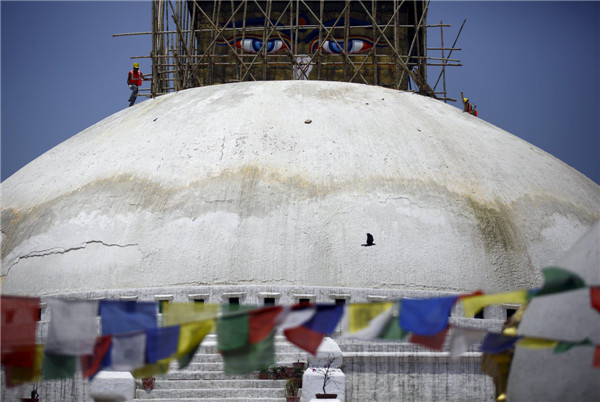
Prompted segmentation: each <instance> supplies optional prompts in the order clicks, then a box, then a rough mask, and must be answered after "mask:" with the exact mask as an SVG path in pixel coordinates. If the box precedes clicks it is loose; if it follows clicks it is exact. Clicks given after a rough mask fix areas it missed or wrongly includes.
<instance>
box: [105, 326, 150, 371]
mask: <svg viewBox="0 0 600 402" xmlns="http://www.w3.org/2000/svg"><path fill="white" fill-rule="evenodd" d="M145 351H146V332H144V331H140V332H128V333H123V334H117V335H113V338H112V348H111V363H112V364H111V368H112V369H113V370H115V371H133V370H134V369H136V368H138V367H142V366H143V365H144V358H145Z"/></svg>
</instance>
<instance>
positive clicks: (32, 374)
mask: <svg viewBox="0 0 600 402" xmlns="http://www.w3.org/2000/svg"><path fill="white" fill-rule="evenodd" d="M43 359H44V345H43V344H36V345H35V351H34V357H33V366H32V367H18V366H5V367H4V369H5V371H6V372H7V377H9V378H10V383H12V385H20V384H25V383H29V382H38V381H40V380H41V379H42V360H43ZM7 382H8V381H7Z"/></svg>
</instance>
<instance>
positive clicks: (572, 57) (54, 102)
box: [0, 0, 600, 183]
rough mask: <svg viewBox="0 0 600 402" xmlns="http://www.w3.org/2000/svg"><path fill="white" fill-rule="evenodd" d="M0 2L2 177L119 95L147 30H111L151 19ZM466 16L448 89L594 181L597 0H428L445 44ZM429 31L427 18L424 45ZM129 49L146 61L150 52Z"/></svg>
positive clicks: (98, 114) (599, 166)
mask: <svg viewBox="0 0 600 402" xmlns="http://www.w3.org/2000/svg"><path fill="white" fill-rule="evenodd" d="M0 12H1V27H2V28H1V29H2V31H1V35H2V36H1V52H2V53H1V113H2V114H1V136H2V138H1V179H2V180H4V179H6V178H7V177H9V176H10V175H12V174H13V173H15V172H16V171H17V170H18V169H20V168H21V167H23V166H24V165H26V164H27V163H29V162H30V161H32V160H33V159H35V158H36V157H38V156H40V155H41V154H43V153H44V152H46V151H48V150H49V149H51V148H53V147H54V146H56V145H58V144H59V143H61V142H63V141H65V140H67V139H68V138H70V137H72V136H73V135H75V134H77V133H78V132H80V131H82V130H83V129H85V128H87V127H89V126H91V125H92V124H94V123H96V122H98V121H100V120H102V119H103V118H105V117H107V116H109V115H111V114H113V113H115V112H117V111H119V110H121V109H123V108H125V107H127V98H128V96H129V90H128V88H127V86H126V84H125V81H126V75H127V71H129V69H130V68H131V64H132V62H133V60H131V59H130V57H131V56H147V55H149V53H150V48H151V43H150V36H149V35H146V36H128V37H118V38H113V37H112V35H113V34H115V33H124V32H142V31H150V30H151V4H150V2H147V1H136V2H121V1H118V2H117V1H114V2H113V1H106V2H84V1H68V2H51V1H44V2H22V1H19V2H11V1H4V0H3V1H1V3H0ZM464 19H466V20H467V22H466V24H465V27H464V28H463V31H462V33H461V36H460V38H459V40H458V43H457V47H459V48H462V50H461V51H458V52H455V53H454V54H453V55H452V57H453V58H458V59H460V60H461V61H462V63H463V67H453V68H450V69H448V74H447V77H446V80H447V88H448V91H449V96H450V97H452V98H455V99H458V98H459V97H460V91H464V93H465V95H466V96H468V97H469V98H470V99H471V101H472V102H473V103H474V104H476V105H477V110H478V111H479V116H480V118H482V119H484V120H486V121H488V122H490V123H492V124H494V125H496V126H498V127H500V128H502V129H504V130H506V131H509V132H511V133H512V134H515V135H517V136H519V137H520V138H522V139H524V140H526V141H528V142H530V143H532V144H534V145H536V146H537V147H539V148H541V149H543V150H545V151H546V152H548V153H550V154H552V155H554V156H555V157H557V158H559V159H561V160H562V161H563V162H565V163H567V164H569V165H570V166H572V167H574V168H575V169H577V170H579V171H580V172H582V173H583V174H585V175H586V176H587V177H589V178H590V179H592V180H594V181H595V182H596V183H600V2H466V1H463V2H456V1H434V2H432V3H431V7H430V12H429V16H428V21H429V23H432V24H433V23H439V22H440V20H443V21H444V23H449V24H451V25H452V28H448V29H445V31H444V42H445V44H446V45H447V46H449V45H450V44H451V43H452V41H453V40H454V38H455V36H456V34H457V33H458V29H459V28H460V25H461V24H462V22H463V20H464ZM437 41H439V30H434V29H432V30H431V32H430V36H429V46H430V47H434V46H436V42H437ZM430 55H431V56H436V54H435V53H434V52H431V53H430ZM137 61H138V62H139V63H140V65H141V70H142V72H145V73H149V72H150V61H149V59H139V60H137ZM429 77H430V79H429V81H430V82H432V81H433V82H435V78H437V73H436V71H435V69H434V68H430V70H429ZM147 85H148V84H145V86H147ZM440 86H441V81H440V84H438V89H439V88H440ZM451 104H453V105H454V106H456V107H461V105H460V104H459V103H451ZM82 168H85V167H82Z"/></svg>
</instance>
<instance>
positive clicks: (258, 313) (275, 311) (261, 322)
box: [248, 306, 283, 343]
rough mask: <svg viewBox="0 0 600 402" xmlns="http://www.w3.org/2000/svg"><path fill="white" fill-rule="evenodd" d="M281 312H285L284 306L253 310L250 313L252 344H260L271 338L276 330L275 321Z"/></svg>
mask: <svg viewBox="0 0 600 402" xmlns="http://www.w3.org/2000/svg"><path fill="white" fill-rule="evenodd" d="M281 310H283V307H282V306H271V307H265V308H260V309H257V310H252V311H250V312H249V313H248V316H249V320H248V326H249V340H250V343H258V342H260V341H262V340H264V339H266V338H267V337H268V336H269V334H270V333H271V331H272V330H273V328H275V319H276V318H277V316H278V315H279V313H281Z"/></svg>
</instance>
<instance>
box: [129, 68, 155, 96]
mask: <svg viewBox="0 0 600 402" xmlns="http://www.w3.org/2000/svg"><path fill="white" fill-rule="evenodd" d="M142 81H150V79H148V78H144V74H142V72H141V71H140V65H139V64H138V63H137V62H136V63H133V70H131V71H130V72H129V73H128V74H127V85H128V86H129V89H131V96H130V97H129V106H133V104H134V103H135V100H136V99H137V94H138V89H139V87H140V86H141V85H142Z"/></svg>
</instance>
